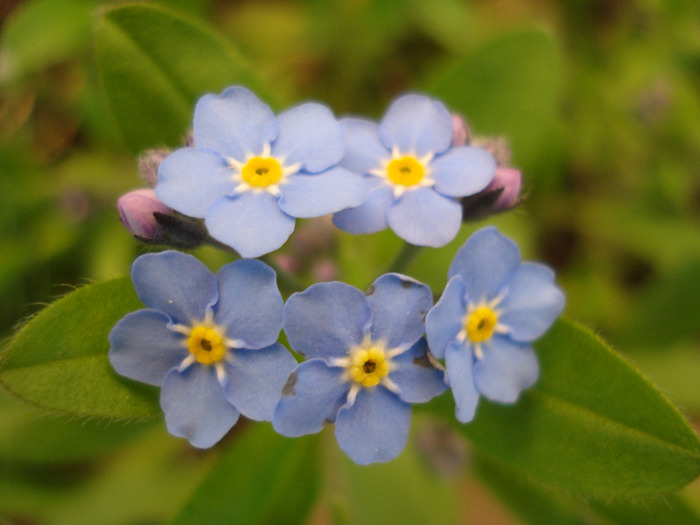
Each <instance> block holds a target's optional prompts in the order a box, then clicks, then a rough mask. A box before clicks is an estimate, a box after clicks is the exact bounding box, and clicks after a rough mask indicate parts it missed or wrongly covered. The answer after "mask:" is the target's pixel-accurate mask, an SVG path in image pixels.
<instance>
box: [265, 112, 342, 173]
mask: <svg viewBox="0 0 700 525" xmlns="http://www.w3.org/2000/svg"><path fill="white" fill-rule="evenodd" d="M277 122H278V124H279V130H280V131H279V136H278V137H277V140H276V141H275V143H274V144H273V145H272V154H273V155H274V156H275V157H282V158H283V159H284V163H285V165H287V166H290V165H292V164H297V163H299V164H301V165H302V168H303V169H304V170H305V171H307V172H309V173H318V172H320V171H323V170H325V169H328V168H330V167H331V166H334V165H335V164H338V162H340V159H342V158H343V155H345V130H344V129H343V127H342V126H341V125H340V123H339V122H338V121H337V120H336V119H335V116H334V115H333V112H332V111H331V110H330V109H328V108H327V107H326V106H323V105H321V104H317V103H315V102H307V103H305V104H301V105H299V106H295V107H293V108H291V109H289V110H287V111H285V112H284V113H281V114H280V115H279V116H278V117H277Z"/></svg>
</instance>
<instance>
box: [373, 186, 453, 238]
mask: <svg viewBox="0 0 700 525" xmlns="http://www.w3.org/2000/svg"><path fill="white" fill-rule="evenodd" d="M387 219H388V221H389V226H391V229H392V230H394V232H395V233H396V235H398V236H399V237H401V238H402V239H403V240H405V241H408V242H410V243H411V244H416V245H418V246H432V247H434V248H439V247H440V246H444V245H445V244H447V243H448V242H450V241H451V240H452V239H454V238H455V235H457V232H459V228H460V226H461V225H462V207H461V206H460V205H459V203H458V202H457V201H455V200H454V199H452V198H450V197H444V196H442V195H440V194H439V193H436V192H435V191H433V190H432V189H430V188H418V189H415V190H409V191H407V192H406V193H404V194H403V195H402V196H401V198H400V199H399V200H398V201H396V202H395V203H394V205H393V206H391V207H390V208H389V212H388V214H387Z"/></svg>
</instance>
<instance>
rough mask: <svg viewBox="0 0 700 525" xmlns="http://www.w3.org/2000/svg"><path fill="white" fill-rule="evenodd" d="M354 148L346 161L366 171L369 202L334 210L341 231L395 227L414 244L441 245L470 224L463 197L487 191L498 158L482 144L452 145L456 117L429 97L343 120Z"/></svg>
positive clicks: (405, 99)
mask: <svg viewBox="0 0 700 525" xmlns="http://www.w3.org/2000/svg"><path fill="white" fill-rule="evenodd" d="M341 122H342V124H343V125H344V126H345V128H346V131H347V144H348V145H347V148H348V149H347V154H346V155H345V158H344V159H343V160H342V162H341V166H344V167H346V168H348V169H349V170H352V171H354V172H356V173H359V174H362V175H363V176H364V177H365V181H366V183H367V185H368V195H367V198H366V200H365V202H364V203H363V204H362V205H361V206H359V207H356V208H350V209H346V210H342V211H340V212H338V213H336V214H335V215H334V216H333V222H334V223H335V225H336V226H338V227H339V228H340V229H342V230H345V231H348V232H350V233H373V232H377V231H380V230H383V229H385V228H386V227H387V226H389V227H391V229H392V230H393V231H394V232H395V233H396V235H398V236H399V237H401V238H402V239H404V240H406V241H408V242H409V243H411V244H416V245H420V246H433V247H439V246H443V245H445V244H447V243H448V242H450V241H451V240H452V239H453V238H454V237H455V235H457V232H458V231H459V228H460V225H461V222H462V208H461V206H460V203H459V201H458V199H459V198H461V197H466V196H468V195H473V194H475V193H477V192H479V191H481V190H483V189H484V188H485V187H486V186H487V185H488V184H489V182H491V179H492V178H493V176H494V172H495V169H496V161H495V160H494V159H493V157H492V156H491V155H490V154H489V153H487V152H486V151H485V150H483V149H481V148H476V147H471V146H462V145H457V146H453V145H452V138H453V124H452V116H451V115H450V113H449V112H448V111H447V109H446V108H445V106H444V105H443V104H442V103H441V102H439V101H437V100H433V99H431V98H429V97H427V96H424V95H415V94H409V95H404V96H401V97H399V98H398V99H396V100H395V101H394V102H393V103H392V104H391V106H390V107H389V109H388V110H387V112H386V114H385V115H384V118H383V119H382V121H381V122H380V123H379V124H376V123H374V122H370V121H367V120H363V119H358V118H346V119H343V120H342V121H341Z"/></svg>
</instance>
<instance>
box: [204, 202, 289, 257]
mask: <svg viewBox="0 0 700 525" xmlns="http://www.w3.org/2000/svg"><path fill="white" fill-rule="evenodd" d="M205 222H206V225H207V228H208V229H209V233H210V235H211V236H212V237H214V238H215V239H217V240H219V241H221V242H223V243H224V244H227V245H228V246H230V247H231V248H233V249H234V250H236V251H237V252H238V253H240V254H241V257H248V258H253V257H260V256H261V255H265V254H266V253H270V252H271V251H274V250H276V249H277V248H279V247H280V246H282V245H283V244H284V243H285V242H286V241H287V239H288V238H289V236H290V235H291V234H292V232H293V231H294V226H295V222H296V221H295V220H294V217H290V216H289V215H287V214H286V213H284V212H283V211H282V210H280V208H279V205H278V203H277V198H276V197H274V196H273V195H271V194H270V193H268V192H264V191H263V192H255V191H246V192H243V193H241V194H239V195H237V196H236V197H234V198H225V199H221V200H220V201H219V202H217V203H216V204H214V206H212V207H211V208H210V209H209V212H208V213H207V216H206V221H205Z"/></svg>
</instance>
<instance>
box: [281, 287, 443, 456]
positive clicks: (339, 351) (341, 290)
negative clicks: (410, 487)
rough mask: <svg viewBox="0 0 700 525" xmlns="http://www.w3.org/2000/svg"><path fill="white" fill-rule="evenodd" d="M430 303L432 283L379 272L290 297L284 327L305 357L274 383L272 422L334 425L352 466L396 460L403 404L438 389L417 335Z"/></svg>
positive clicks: (405, 422) (303, 427) (310, 429)
mask: <svg viewBox="0 0 700 525" xmlns="http://www.w3.org/2000/svg"><path fill="white" fill-rule="evenodd" d="M431 306H432V295H431V292H430V289H429V288H428V287H427V286H426V285H424V284H422V283H419V282H418V281H415V280H413V279H411V278H409V277H406V276H404V275H399V274H386V275H383V276H381V277H379V278H378V279H377V280H376V281H375V283H374V284H373V285H372V286H371V287H370V289H369V290H368V291H367V293H365V294H363V293H362V292H361V291H360V290H358V289H357V288H354V287H352V286H349V285H347V284H344V283H340V282H331V283H319V284H315V285H313V286H311V287H309V288H308V289H307V290H305V291H304V292H301V293H295V294H294V295H292V296H291V297H290V298H289V299H288V301H287V304H286V305H285V313H284V330H285V333H286V334H287V337H288V339H289V343H290V345H291V346H292V348H293V349H295V350H296V351H298V352H300V353H302V354H303V355H305V356H306V357H308V358H310V359H309V360H308V361H305V362H303V363H301V364H300V365H299V366H298V367H297V369H296V370H295V371H294V373H293V374H291V375H290V377H289V380H288V381H287V384H286V385H285V387H284V388H283V389H282V398H281V399H280V401H279V403H278V405H277V408H276V409H275V414H274V418H273V420H272V424H273V426H274V428H275V429H276V430H277V431H278V432H279V433H281V434H283V435H285V436H301V435H304V434H311V433H315V432H318V431H320V430H321V429H322V428H323V426H324V425H326V424H328V423H332V422H335V435H336V439H337V440H338V444H339V445H340V448H342V449H343V450H344V451H345V453H346V454H347V455H348V456H350V458H351V459H352V460H353V461H355V462H356V463H360V464H363V465H365V464H368V463H374V462H377V461H388V460H390V459H393V458H395V457H396V456H397V455H398V454H399V453H400V452H401V451H402V450H403V448H404V446H405V445H406V440H407V439H408V431H409V427H410V422H411V405H410V403H423V402H426V401H428V400H429V399H431V398H432V397H433V396H435V395H437V394H440V393H442V392H444V391H445V389H446V384H445V381H444V374H443V372H442V371H441V370H438V369H436V368H434V367H433V366H432V364H431V362H430V360H429V358H428V356H427V354H426V343H425V339H423V338H422V336H423V333H424V322H423V319H424V316H425V314H426V312H427V311H428V310H429V309H430V307H431Z"/></svg>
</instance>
